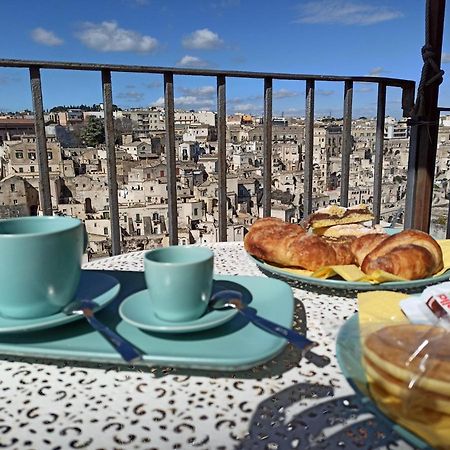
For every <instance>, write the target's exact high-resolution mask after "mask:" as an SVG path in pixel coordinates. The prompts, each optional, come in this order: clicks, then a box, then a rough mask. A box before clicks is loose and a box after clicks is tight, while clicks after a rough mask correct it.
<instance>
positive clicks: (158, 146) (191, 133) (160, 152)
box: [0, 105, 450, 257]
mask: <svg viewBox="0 0 450 450" xmlns="http://www.w3.org/2000/svg"><path fill="white" fill-rule="evenodd" d="M114 118H115V132H116V161H117V177H118V192H119V199H118V200H119V214H120V227H121V238H122V239H121V245H122V252H128V251H133V250H143V249H149V248H153V247H155V246H161V245H168V204H167V173H166V156H165V117H164V109H162V108H159V107H151V108H147V109H129V110H120V109H118V108H116V110H115V111H114ZM174 119H175V134H176V142H175V146H176V157H177V163H176V171H177V191H178V214H179V216H178V226H179V242H180V244H191V243H212V242H215V241H217V240H218V200H217V192H218V154H217V150H218V144H217V128H216V114H215V113H214V112H212V111H178V110H177V111H175V117H174ZM45 120H46V124H47V125H46V138H47V155H48V165H49V171H50V183H51V195H52V205H53V210H54V211H53V213H54V214H58V215H69V216H74V217H78V218H80V219H81V220H83V221H84V223H85V225H86V229H87V232H88V234H89V249H88V251H89V256H90V257H100V256H106V255H108V254H110V253H111V235H110V221H109V198H108V178H107V166H106V157H107V155H106V149H105V145H104V130H103V128H102V127H103V125H102V123H103V110H102V105H94V107H90V108H75V107H74V108H72V107H71V108H69V107H67V108H55V109H54V110H52V111H49V112H47V114H46V115H45ZM342 127H343V123H342V119H341V120H340V119H336V118H332V117H325V118H321V119H316V120H315V123H314V153H313V167H314V174H313V210H316V209H318V208H321V207H324V206H327V205H329V204H339V202H340V198H339V197H340V170H341V169H340V168H341V146H342ZM263 131H264V130H263V120H262V118H261V117H257V116H254V115H249V114H234V115H230V116H228V117H227V136H226V142H227V146H226V160H227V200H228V224H227V237H228V240H230V241H241V240H242V239H243V237H244V235H245V234H246V232H247V230H248V228H249V227H250V226H251V224H252V223H253V222H254V221H255V220H256V219H257V218H258V217H261V216H262V194H263V183H262V179H263V134H264V132H263ZM409 132H410V131H409V127H408V124H407V120H406V119H400V120H397V119H395V118H393V117H387V118H386V120H385V132H384V159H383V180H382V210H381V218H382V220H383V221H385V222H386V223H387V224H394V225H395V224H401V223H402V221H403V214H404V203H405V196H406V188H407V184H406V179H407V168H408V150H409ZM375 134H376V119H374V118H366V117H361V118H358V119H353V121H352V152H351V156H350V158H351V161H350V180H349V195H348V198H349V206H352V205H357V204H361V203H365V204H368V205H370V204H371V203H372V201H373V184H374V157H375ZM272 141H273V161H272V170H273V178H272V179H273V182H272V215H273V216H275V217H279V218H281V219H283V220H286V221H290V222H299V221H300V220H301V219H302V216H303V189H304V182H303V181H304V173H303V172H304V167H303V166H304V151H305V120H304V118H301V117H276V118H273V124H272ZM449 179H450V116H443V117H442V118H441V123H440V128H439V138H438V150H437V163H436V176H435V186H434V198H433V212H432V215H433V219H432V230H431V231H432V234H435V235H436V236H437V237H443V233H445V226H446V222H447V214H448V213H447V211H448V195H449V187H448V180H449ZM37 214H40V205H39V167H38V164H37V161H36V136H35V131H34V120H33V117H32V115H31V113H30V112H28V113H27V112H23V113H14V114H13V113H9V114H4V115H2V116H0V218H5V217H15V216H23V215H37Z"/></svg>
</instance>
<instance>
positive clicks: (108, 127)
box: [0, 59, 415, 255]
mask: <svg viewBox="0 0 450 450" xmlns="http://www.w3.org/2000/svg"><path fill="white" fill-rule="evenodd" d="M0 67H4V68H24V69H28V70H29V73H30V82H31V92H32V99H33V109H34V113H35V128H36V143H37V152H36V153H37V157H38V160H39V177H40V178H39V189H40V199H41V209H42V211H43V213H44V214H47V215H51V214H52V204H51V193H50V182H49V170H48V160H47V151H46V136H45V122H44V109H43V100H42V83H41V70H42V69H44V70H47V69H49V70H82V71H91V72H99V73H100V74H101V83H102V91H103V104H104V115H105V117H104V123H105V138H106V149H107V168H108V189H109V192H108V194H109V199H110V201H109V208H110V220H111V240H112V254H114V255H116V254H119V253H120V251H121V250H120V238H121V236H120V227H119V204H118V195H117V189H118V187H117V170H116V157H115V145H114V122H113V95H112V82H111V74H112V73H113V72H118V73H120V72H122V73H142V74H159V75H162V76H163V78H164V108H165V128H166V129H165V131H166V145H165V151H166V162H167V182H168V188H167V192H168V199H167V201H168V219H169V227H168V229H169V243H170V244H171V245H175V244H177V243H178V220H177V190H176V149H175V125H174V76H175V75H188V76H208V77H215V78H216V83H217V139H218V185H219V189H218V204H219V233H218V235H219V236H218V237H219V240H220V241H226V240H227V185H226V182H227V176H226V81H227V79H228V78H248V79H260V80H263V81H264V115H263V117H264V123H263V126H264V140H263V158H264V164H263V170H264V173H263V199H262V206H263V216H264V217H267V216H270V215H271V185H272V103H273V81H274V80H290V81H304V82H306V92H305V157H304V158H305V159H304V194H303V214H304V215H307V214H309V213H310V212H311V211H312V199H313V195H312V194H313V147H314V106H315V88H316V82H342V83H343V85H344V99H343V128H342V148H341V155H342V162H341V187H340V203H341V205H342V206H348V191H349V172H350V154H351V150H352V136H351V123H352V105H353V85H354V83H375V84H377V86H378V100H377V120H376V136H375V162H374V188H373V189H374V195H373V209H374V215H375V221H376V222H379V220H380V215H381V187H382V167H383V148H384V121H385V110H386V88H387V87H397V88H401V89H402V110H403V115H404V116H406V117H408V116H409V115H410V113H411V111H412V109H413V106H414V95H415V82H414V81H412V80H403V79H398V78H388V77H375V76H373V77H372V76H339V75H305V74H296V73H276V72H248V71H232V70H215V69H188V68H174V67H153V66H136V65H119V64H92V63H77V62H53V61H26V60H11V59H0Z"/></svg>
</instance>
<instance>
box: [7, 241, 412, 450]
mask: <svg viewBox="0 0 450 450" xmlns="http://www.w3.org/2000/svg"><path fill="white" fill-rule="evenodd" d="M211 248H212V249H213V251H214V253H215V272H216V273H218V274H228V275H251V276H256V277H261V276H266V275H264V274H263V273H262V272H261V271H260V269H259V268H258V267H257V266H256V265H255V263H254V262H253V261H252V260H251V259H250V258H249V256H248V255H247V254H246V252H245V251H244V250H243V247H242V243H238V242H230V243H218V244H214V245H212V246H211ZM143 254H144V252H134V253H128V254H123V255H119V256H115V257H111V258H105V259H99V260H94V261H91V262H89V263H87V264H85V266H84V269H96V270H127V271H130V270H131V271H143ZM290 284H291V286H292V289H293V293H294V298H295V299H296V310H295V318H294V326H295V328H297V329H299V330H305V329H306V327H307V330H308V337H310V338H311V339H312V340H315V341H318V342H320V346H319V347H318V348H317V353H320V354H323V355H326V356H328V357H329V358H330V359H331V363H330V364H329V365H327V366H326V367H323V368H319V367H315V366H314V365H312V364H311V363H309V362H308V361H306V360H304V359H303V360H302V359H301V355H300V353H299V351H297V350H296V349H295V348H293V347H292V346H291V345H290V344H288V345H287V346H286V347H285V349H284V350H283V351H282V353H281V354H279V355H278V356H277V357H275V358H274V359H272V360H271V361H269V362H267V363H265V364H263V365H261V366H258V367H254V368H252V369H250V370H246V371H237V372H225V371H207V370H194V371H192V370H190V371H189V370H185V369H176V368H170V367H153V368H140V369H138V370H133V369H130V368H124V367H114V366H111V365H100V364H98V365H97V366H95V365H90V366H89V367H85V366H83V365H82V364H76V365H75V364H73V363H67V362H63V361H59V362H50V361H45V360H33V361H30V360H22V359H20V357H7V358H4V359H3V360H2V361H1V362H0V430H1V438H0V444H1V445H2V447H6V448H17V449H25V448H33V449H40V448H52V449H58V448H61V449H66V448H77V449H79V448H83V449H84V448H86V449H113V448H117V449H119V448H120V449H122V448H123V449H187V448H192V449H236V448H242V449H268V450H275V449H291V448H292V449H295V448H299V449H302V450H303V449H316V448H327V449H336V448H360V449H361V448H363V449H369V448H382V447H385V446H389V445H391V444H394V443H395V448H397V449H399V448H401V449H410V448H413V447H412V446H410V445H409V444H407V443H406V442H404V441H403V440H402V439H401V438H400V437H399V436H398V435H397V434H396V433H395V432H394V431H393V430H392V429H391V428H390V427H389V426H388V424H387V422H384V421H383V420H380V419H379V418H375V417H374V416H373V415H372V414H370V413H369V412H368V410H367V409H366V408H365V405H364V399H361V398H360V397H358V396H356V395H355V393H354V391H353V390H352V388H351V387H350V385H349V383H348V382H347V380H346V379H345V378H344V377H343V375H342V373H341V371H340V369H339V366H338V364H337V361H336V357H335V339H336V335H337V332H338V330H339V328H340V326H341V325H342V323H343V322H344V321H345V320H346V319H347V318H348V317H350V316H351V315H352V314H353V313H354V312H355V310H356V298H355V295H354V293H353V294H350V293H346V292H343V291H340V292H339V291H334V292H331V291H323V292H318V291H317V290H315V291H309V290H307V289H306V288H305V286H302V285H295V284H293V283H290Z"/></svg>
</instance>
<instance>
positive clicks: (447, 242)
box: [434, 239, 450, 277]
mask: <svg viewBox="0 0 450 450" xmlns="http://www.w3.org/2000/svg"><path fill="white" fill-rule="evenodd" d="M437 243H438V244H439V246H440V247H441V250H442V259H443V260H444V267H443V269H442V270H441V271H440V272H438V273H436V274H435V275H434V276H435V277H437V276H438V275H442V274H443V273H445V272H447V270H448V269H450V239H441V240H438V241H437Z"/></svg>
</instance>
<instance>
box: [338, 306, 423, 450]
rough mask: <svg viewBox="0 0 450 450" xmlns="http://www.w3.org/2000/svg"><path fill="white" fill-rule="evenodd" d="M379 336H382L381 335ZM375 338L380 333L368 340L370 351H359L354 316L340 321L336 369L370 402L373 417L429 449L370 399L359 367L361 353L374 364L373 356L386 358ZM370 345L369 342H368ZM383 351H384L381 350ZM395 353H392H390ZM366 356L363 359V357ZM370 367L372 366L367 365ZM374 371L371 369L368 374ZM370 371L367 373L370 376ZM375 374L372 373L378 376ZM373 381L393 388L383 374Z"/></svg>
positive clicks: (359, 337)
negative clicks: (388, 384)
mask: <svg viewBox="0 0 450 450" xmlns="http://www.w3.org/2000/svg"><path fill="white" fill-rule="evenodd" d="M381 337H382V335H381ZM375 338H380V333H379V332H378V333H374V334H373V337H372V339H371V341H372V343H371V345H372V347H373V348H372V349H371V348H370V347H367V351H366V348H365V347H364V352H363V348H362V346H361V336H360V330H359V323H358V314H355V315H353V316H352V317H351V318H350V319H348V320H346V321H345V322H344V325H343V326H342V327H341V329H340V330H339V333H338V336H337V339H336V357H337V360H338V363H339V367H340V368H341V370H342V373H343V374H344V376H345V377H346V378H347V379H348V381H349V382H350V384H351V385H352V387H353V389H355V391H356V392H357V393H358V394H359V395H362V396H363V397H365V398H367V399H369V400H371V401H370V403H366V406H367V408H368V409H369V410H370V411H371V412H372V413H374V414H375V416H377V417H379V418H382V419H383V420H385V421H386V422H388V423H389V425H390V426H391V427H392V429H394V430H395V431H396V432H397V433H398V434H399V435H400V436H401V437H402V438H404V439H405V440H406V441H407V442H409V443H410V444H412V445H414V447H415V448H417V449H429V448H430V447H429V445H427V444H426V443H425V442H424V441H423V440H422V439H420V438H419V437H418V436H417V435H415V434H413V433H412V432H410V431H409V430H407V429H406V428H404V427H403V426H401V425H399V424H398V423H395V422H393V421H392V420H391V419H390V418H388V417H387V416H386V414H385V413H384V412H383V411H382V410H381V409H380V408H379V407H378V406H377V404H376V402H375V400H374V399H373V398H372V396H371V393H370V390H369V385H368V380H367V375H366V370H365V367H364V365H363V353H364V355H367V354H370V355H372V359H373V360H376V361H378V359H377V354H378V353H379V352H380V351H381V352H382V355H383V358H386V355H387V354H388V352H386V347H381V350H380V346H379V345H378V346H377V344H378V342H375ZM369 344H370V343H369ZM390 345H391V346H392V345H393V342H392V341H391V342H390ZM383 349H384V350H383ZM393 354H395V353H393ZM365 357H366V356H365ZM372 364H373V363H372ZM369 367H371V368H372V365H369ZM382 367H383V369H384V370H383V369H378V372H379V373H383V374H385V370H386V367H387V366H386V364H382ZM374 370H377V369H372V372H374ZM394 370H395V367H394ZM372 372H371V373H372ZM378 372H375V373H378ZM377 379H378V381H379V382H380V383H382V385H383V386H384V385H385V384H386V383H385V380H386V382H391V384H392V386H393V387H394V388H395V387H397V384H398V383H396V382H394V383H392V376H390V375H386V377H385V378H380V377H378V376H377Z"/></svg>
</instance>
